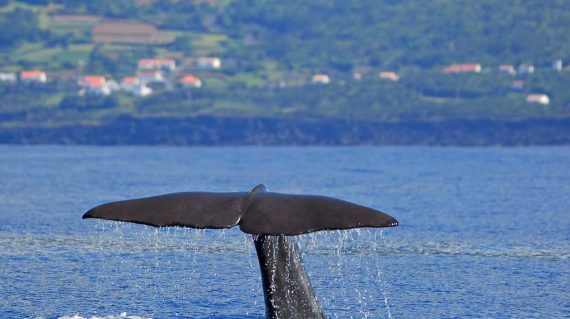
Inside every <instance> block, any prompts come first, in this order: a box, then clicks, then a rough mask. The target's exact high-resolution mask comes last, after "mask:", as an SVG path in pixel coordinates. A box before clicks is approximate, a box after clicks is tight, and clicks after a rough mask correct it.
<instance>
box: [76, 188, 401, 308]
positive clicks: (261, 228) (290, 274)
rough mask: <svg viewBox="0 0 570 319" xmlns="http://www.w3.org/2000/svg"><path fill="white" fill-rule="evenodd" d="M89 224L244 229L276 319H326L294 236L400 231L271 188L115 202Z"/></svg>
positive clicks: (368, 214)
mask: <svg viewBox="0 0 570 319" xmlns="http://www.w3.org/2000/svg"><path fill="white" fill-rule="evenodd" d="M83 218H100V219H109V220H117V221H124V222H132V223H138V224H145V225H150V226H155V227H168V226H180V227H190V228H230V227H234V226H238V225H239V227H240V229H241V230H242V231H243V232H245V233H248V234H252V235H254V243H255V249H256V252H257V257H258V259H259V266H260V270H261V279H262V284H263V293H264V297H265V309H266V315H267V318H270V319H297V318H299V319H320V318H326V316H325V314H324V312H323V311H322V308H321V306H320V305H319V303H318V301H317V298H316V297H315V294H314V292H313V287H312V286H311V283H310V281H309V277H308V275H307V272H306V271H305V269H304V267H303V264H302V262H301V256H300V255H299V251H298V248H297V246H296V243H295V241H294V239H293V238H292V237H290V236H293V235H299V234H305V233H310V232H315V231H320V230H337V229H350V228H359V227H375V228H376V227H393V226H398V221H397V220H396V219H395V218H393V217H392V216H389V215H387V214H384V213H382V212H380V211H377V210H375V209H372V208H368V207H364V206H360V205H357V204H354V203H350V202H347V201H343V200H340V199H336V198H332V197H326V196H314V195H290V194H280V193H273V192H269V191H267V188H266V187H265V185H258V186H256V187H255V188H254V189H252V190H251V192H249V193H246V192H238V193H207V192H186V193H174V194H167V195H160V196H153V197H146V198H140V199H132V200H125V201H118V202H112V203H107V204H103V205H99V206H97V207H95V208H92V209H90V210H89V211H88V212H87V213H85V214H84V215H83Z"/></svg>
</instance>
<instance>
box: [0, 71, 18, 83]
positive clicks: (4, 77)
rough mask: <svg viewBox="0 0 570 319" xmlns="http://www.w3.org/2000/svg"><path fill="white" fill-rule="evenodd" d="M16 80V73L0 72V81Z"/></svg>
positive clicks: (10, 81)
mask: <svg viewBox="0 0 570 319" xmlns="http://www.w3.org/2000/svg"><path fill="white" fill-rule="evenodd" d="M17 81H18V78H17V77H16V73H5V72H0V82H9V83H16V82H17Z"/></svg>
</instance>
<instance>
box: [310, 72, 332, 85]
mask: <svg viewBox="0 0 570 319" xmlns="http://www.w3.org/2000/svg"><path fill="white" fill-rule="evenodd" d="M311 83H313V84H329V83H331V78H330V77H329V76H328V75H326V74H315V75H313V77H312V78H311Z"/></svg>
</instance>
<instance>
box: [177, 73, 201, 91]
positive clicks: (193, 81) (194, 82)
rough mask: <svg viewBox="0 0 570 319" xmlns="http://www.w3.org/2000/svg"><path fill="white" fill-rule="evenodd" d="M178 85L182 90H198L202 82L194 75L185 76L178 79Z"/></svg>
mask: <svg viewBox="0 0 570 319" xmlns="http://www.w3.org/2000/svg"><path fill="white" fill-rule="evenodd" d="M180 84H181V85H182V87H183V88H196V89H199V88H201V87H202V81H201V80H200V78H198V77H196V76H194V75H190V74H188V75H185V76H183V77H182V78H181V79H180Z"/></svg>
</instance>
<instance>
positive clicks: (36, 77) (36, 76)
mask: <svg viewBox="0 0 570 319" xmlns="http://www.w3.org/2000/svg"><path fill="white" fill-rule="evenodd" d="M20 81H22V83H46V82H47V74H46V73H45V72H44V71H41V70H30V71H22V72H20Z"/></svg>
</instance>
